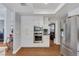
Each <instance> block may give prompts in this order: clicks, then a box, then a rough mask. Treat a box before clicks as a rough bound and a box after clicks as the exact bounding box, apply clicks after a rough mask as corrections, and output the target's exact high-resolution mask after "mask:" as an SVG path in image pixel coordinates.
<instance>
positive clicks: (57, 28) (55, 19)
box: [50, 17, 60, 45]
mask: <svg viewBox="0 0 79 59" xmlns="http://www.w3.org/2000/svg"><path fill="white" fill-rule="evenodd" d="M50 23H55V39H54V43H55V44H58V45H59V44H60V18H59V17H53V18H51V19H50Z"/></svg>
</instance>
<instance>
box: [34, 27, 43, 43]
mask: <svg viewBox="0 0 79 59" xmlns="http://www.w3.org/2000/svg"><path fill="white" fill-rule="evenodd" d="M42 32H43V27H42V26H34V43H40V42H42Z"/></svg>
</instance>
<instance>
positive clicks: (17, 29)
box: [13, 13, 21, 54]
mask: <svg viewBox="0 0 79 59" xmlns="http://www.w3.org/2000/svg"><path fill="white" fill-rule="evenodd" d="M20 19H21V18H20V15H19V14H17V13H15V21H14V40H13V53H14V54H15V53H16V52H17V51H18V50H19V49H20V48H21V45H20V44H21V20H20Z"/></svg>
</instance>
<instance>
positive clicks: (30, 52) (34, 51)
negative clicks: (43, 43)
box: [16, 41, 60, 56]
mask: <svg viewBox="0 0 79 59" xmlns="http://www.w3.org/2000/svg"><path fill="white" fill-rule="evenodd" d="M16 56H60V46H59V45H56V44H53V41H51V42H50V47H49V48H21V49H20V50H19V51H18V52H17V53H16Z"/></svg>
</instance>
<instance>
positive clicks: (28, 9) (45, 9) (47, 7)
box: [4, 3, 65, 15]
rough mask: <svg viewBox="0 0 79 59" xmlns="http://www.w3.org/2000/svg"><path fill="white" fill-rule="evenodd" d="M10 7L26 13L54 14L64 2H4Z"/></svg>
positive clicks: (20, 12)
mask: <svg viewBox="0 0 79 59" xmlns="http://www.w3.org/2000/svg"><path fill="white" fill-rule="evenodd" d="M4 5H5V6H7V7H8V8H10V9H14V10H15V12H17V13H19V14H21V15H26V14H55V13H56V12H57V11H59V10H60V9H61V8H62V7H63V6H64V5H65V4H64V3H48V4H45V3H5V4H4Z"/></svg>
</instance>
